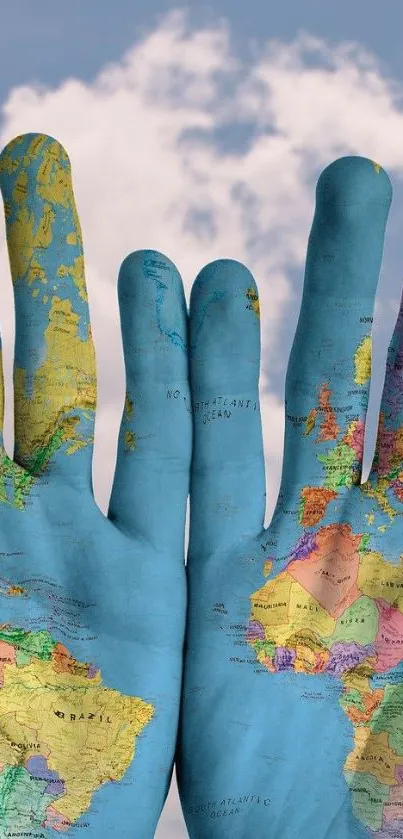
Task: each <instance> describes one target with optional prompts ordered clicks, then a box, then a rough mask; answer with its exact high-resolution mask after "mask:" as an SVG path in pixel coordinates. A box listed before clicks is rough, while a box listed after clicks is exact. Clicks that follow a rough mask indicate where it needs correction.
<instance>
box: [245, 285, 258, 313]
mask: <svg viewBox="0 0 403 839" xmlns="http://www.w3.org/2000/svg"><path fill="white" fill-rule="evenodd" d="M245 296H246V298H247V300H248V301H249V303H248V304H247V307H246V308H247V309H252V311H253V312H254V313H255V315H256V316H257V317H258V318H259V317H260V306H259V295H258V293H257V291H256V289H254V288H247V289H246V292H245Z"/></svg>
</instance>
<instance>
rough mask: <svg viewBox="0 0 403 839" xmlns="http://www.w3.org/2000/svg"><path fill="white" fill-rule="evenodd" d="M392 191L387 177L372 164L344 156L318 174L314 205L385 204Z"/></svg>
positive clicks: (358, 158)
mask: <svg viewBox="0 0 403 839" xmlns="http://www.w3.org/2000/svg"><path fill="white" fill-rule="evenodd" d="M392 194H393V188H392V183H391V181H390V178H389V175H388V174H387V172H386V171H385V169H383V168H382V166H380V164H379V163H376V161H374V160H371V159H370V158H368V157H361V156H360V155H346V156H344V157H339V158H337V159H336V160H334V161H332V163H329V165H328V166H326V167H325V169H323V171H322V172H321V174H320V175H319V178H318V182H317V186H316V202H317V204H318V203H319V204H331V205H336V206H337V205H338V204H340V205H342V206H345V205H351V204H367V203H371V204H372V203H380V204H386V205H389V204H390V203H391V201H392Z"/></svg>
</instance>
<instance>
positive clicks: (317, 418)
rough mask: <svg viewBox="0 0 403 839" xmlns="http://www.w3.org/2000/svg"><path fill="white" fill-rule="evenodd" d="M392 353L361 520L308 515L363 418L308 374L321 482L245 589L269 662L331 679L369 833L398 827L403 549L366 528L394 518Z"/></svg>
mask: <svg viewBox="0 0 403 839" xmlns="http://www.w3.org/2000/svg"><path fill="white" fill-rule="evenodd" d="M400 320H401V318H400ZM399 328H401V324H400V322H398V326H397V329H399ZM402 362H403V356H402V355H401V354H399V352H398V348H397V347H396V346H393V345H392V350H391V351H390V353H389V356H388V373H387V375H388V377H389V379H388V380H389V381H392V382H393V385H394V387H392V388H391V389H390V391H388V392H387V393H385V396H384V400H383V410H382V411H381V414H380V422H379V434H378V442H377V451H376V454H375V458H374V464H375V465H376V467H377V469H378V475H379V477H378V480H374V479H371V476H370V479H369V480H368V482H367V483H365V484H363V486H362V487H361V491H362V492H363V503H364V504H365V505H366V507H367V511H366V512H365V520H366V522H367V528H366V530H365V532H361V533H357V532H355V530H354V528H353V527H352V526H351V524H350V523H348V521H347V522H345V523H343V522H342V523H334V524H333V523H331V524H326V525H322V526H318V525H320V522H321V520H322V519H323V518H324V517H325V514H326V512H329V515H330V516H331V509H332V508H331V505H332V504H334V503H335V502H337V501H338V499H339V497H340V493H341V492H342V491H343V488H345V487H351V486H352V484H354V483H355V484H357V483H359V480H360V478H359V469H360V466H359V463H360V462H362V453H363V448H364V423H363V422H362V420H361V419H360V418H356V419H353V420H350V421H345V420H344V421H343V419H341V418H340V417H341V415H340V414H337V415H336V413H335V412H334V410H333V409H332V390H331V385H330V383H328V382H323V383H320V384H319V386H318V403H317V405H316V406H315V407H313V408H312V409H311V410H310V412H309V414H308V416H307V418H306V419H305V427H304V429H303V430H302V427H301V434H303V435H304V436H305V437H308V438H309V439H310V440H311V442H312V445H314V446H315V445H317V444H321V443H326V444H327V451H326V453H323V452H321V453H319V454H317V459H318V461H319V462H320V463H321V464H322V466H323V483H322V485H320V486H306V487H303V489H302V491H301V494H300V506H299V511H298V521H299V523H300V525H301V526H302V527H303V528H304V529H303V533H302V535H301V536H300V537H299V539H298V540H297V542H296V543H295V544H294V546H293V547H292V550H291V551H290V553H289V555H288V557H287V560H286V562H285V564H284V565H283V566H282V569H281V571H280V572H278V571H277V570H276V568H277V563H276V558H275V557H271V558H268V559H267V561H266V563H265V566H264V574H265V576H266V577H268V578H269V579H268V581H267V582H266V583H265V585H264V586H262V588H260V589H258V590H257V591H255V592H254V593H253V594H252V595H251V615H250V622H249V626H248V631H247V639H248V643H249V644H250V645H251V647H252V648H253V650H254V652H255V654H256V657H257V659H258V661H259V662H260V664H261V665H262V666H263V667H264V668H266V669H267V670H268V671H269V673H272V674H275V673H279V672H284V671H287V670H288V671H290V672H295V673H303V674H308V675H309V674H321V673H322V674H325V675H327V676H332V677H334V678H335V679H338V680H340V681H341V683H342V686H343V690H342V694H341V696H340V700H339V701H340V705H341V707H342V709H343V711H344V713H345V714H346V715H347V717H348V719H349V720H350V722H351V724H352V726H353V731H354V739H353V748H352V750H351V751H350V752H349V753H348V754H347V756H346V760H345V763H344V777H345V781H346V783H347V785H348V787H349V790H350V793H351V796H352V804H353V810H354V813H355V815H356V816H357V818H358V819H359V820H360V821H361V822H362V824H363V825H364V826H365V827H366V828H368V829H369V830H370V831H371V834H370V835H371V836H372V835H373V836H374V837H376V839H378V837H379V839H383V837H390V836H395V835H396V836H400V835H402V834H401V831H402V829H403V683H402V677H403V553H402V554H401V555H400V557H399V558H398V560H397V561H396V562H394V563H392V561H389V559H385V557H384V556H383V554H382V552H381V551H378V550H373V549H371V541H372V537H373V535H374V533H375V532H376V533H377V534H379V536H378V539H380V540H382V537H383V534H385V533H387V532H388V530H389V529H390V528H393V527H394V526H396V524H397V523H398V524H397V527H400V528H401V520H402V519H401V516H402V503H403V470H402V465H401V464H402V454H403V426H400V425H396V422H394V418H395V417H399V415H400V416H401V411H402V408H403V388H402V378H401V371H402V369H403V367H402ZM352 372H353V375H354V384H355V385H364V384H365V383H366V382H368V380H369V377H370V372H371V338H370V336H367V337H364V339H363V340H362V341H360V343H359V345H358V347H357V349H356V352H355V355H354V359H353V364H352ZM392 374H393V375H392ZM368 505H370V506H369V507H368ZM380 513H381V514H383V518H382V523H379V522H380V520H381V519H380V518H379V514H380ZM346 518H348V514H347V515H346ZM274 573H276V576H275V577H273V579H270V577H271V575H272V574H274Z"/></svg>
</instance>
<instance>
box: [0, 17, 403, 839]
mask: <svg viewBox="0 0 403 839" xmlns="http://www.w3.org/2000/svg"><path fill="white" fill-rule="evenodd" d="M400 96H401V91H400V88H399V86H398V85H397V83H396V82H394V81H393V80H391V79H388V78H386V77H385V75H384V74H383V70H382V68H381V67H380V66H379V65H378V63H377V61H376V59H375V58H374V57H373V56H372V55H371V54H369V53H368V52H366V51H364V49H363V48H362V47H361V46H360V45H359V44H355V43H354V44H351V43H347V44H340V45H331V46H330V45H329V44H327V43H326V42H324V41H322V40H319V39H317V38H313V37H311V36H310V35H309V34H307V33H299V35H298V36H297V37H296V38H295V39H294V40H293V41H292V42H288V43H283V42H281V41H279V40H273V41H271V42H270V43H269V44H267V47H266V48H265V49H264V50H261V51H260V52H259V51H258V50H257V49H255V52H254V55H253V56H252V57H251V59H250V61H249V62H248V63H247V64H242V62H241V61H240V60H239V59H238V57H237V56H236V55H235V54H234V51H233V49H232V45H231V41H230V37H229V31H228V29H227V27H226V26H225V24H220V25H217V27H214V26H212V27H210V28H205V29H202V30H193V31H191V30H190V29H189V28H188V26H187V19H186V15H185V13H183V12H182V11H179V10H175V11H173V12H172V13H170V14H169V15H167V17H166V18H165V19H163V20H162V21H161V22H160V24H159V25H158V26H157V28H156V29H155V30H154V31H150V32H148V33H147V34H145V35H144V36H143V39H142V40H141V41H140V42H139V43H137V44H135V45H134V46H133V48H132V49H131V50H129V51H128V52H127V53H126V54H125V55H124V56H123V57H122V59H121V61H119V62H116V63H114V64H108V65H107V66H105V67H104V68H103V70H102V71H101V72H100V73H99V75H98V76H97V77H96V78H95V79H94V80H93V81H91V82H89V83H85V82H82V81H80V80H78V79H76V78H69V79H66V81H64V82H63V83H62V84H61V85H60V86H59V87H58V88H51V87H44V86H41V87H36V86H34V85H31V84H30V83H27V84H26V85H25V86H23V87H19V88H15V89H13V90H10V93H9V96H8V99H7V102H6V103H5V105H4V108H3V121H2V124H1V131H0V142H1V145H4V144H5V143H7V142H8V141H9V140H10V139H11V138H12V137H14V136H16V135H17V134H20V133H23V132H26V131H41V132H45V133H49V134H51V135H53V136H55V137H57V139H58V140H60V142H62V143H63V145H64V146H65V148H66V149H67V151H68V153H69V155H70V158H71V161H72V166H73V179H74V185H75V194H76V200H77V204H78V209H79V213H80V217H81V222H82V228H83V235H84V246H85V255H86V265H87V284H88V288H89V293H90V305H91V312H92V320H93V329H94V334H95V340H96V343H97V357H98V365H99V408H100V410H99V416H98V419H97V437H96V439H97V442H98V443H100V441H101V439H103V440H106V441H107V443H106V444H105V443H103V444H102V460H101V447H100V446H99V445H98V446H97V447H96V457H95V481H96V492H97V498H98V501H99V503H100V505H101V506H102V507H103V509H105V507H106V504H107V498H108V496H109V489H110V484H111V480H112V472H113V468H114V456H115V447H116V435H117V431H118V426H119V422H120V413H121V408H122V403H123V398H124V382H123V360H122V350H121V342H120V337H119V321H118V309H117V300H116V278H117V272H118V269H119V265H120V263H121V261H122V260H123V258H124V256H125V255H126V254H127V253H128V252H130V251H132V250H135V249H138V248H146V247H151V248H155V249H157V250H160V251H163V252H165V253H166V254H167V255H168V256H169V257H170V258H171V259H172V260H173V261H174V262H175V263H176V265H177V266H178V269H179V271H180V273H181V275H182V277H183V280H184V285H185V290H186V294H187V297H189V291H190V287H191V284H192V282H193V280H194V278H195V276H196V274H197V273H198V271H199V270H200V269H201V267H202V266H203V265H204V264H206V263H207V262H210V261H211V260H213V259H216V258H218V257H233V258H235V259H238V260H240V261H242V262H245V263H246V265H247V266H248V267H249V268H250V270H251V271H252V273H253V274H254V276H255V278H256V280H257V282H258V285H259V289H260V297H261V310H262V329H263V334H262V351H263V363H262V375H261V385H262V416H263V420H264V440H265V457H266V469H267V495H268V510H267V513H268V516H267V518H268V519H269V518H270V514H271V512H272V510H273V507H274V503H275V499H276V495H277V490H278V483H279V478H280V467H281V458H282V447H283V429H284V420H283V406H282V401H281V400H280V399H279V398H278V397H277V396H276V395H275V394H274V393H273V388H272V386H271V382H270V367H271V364H274V363H275V362H274V352H276V353H277V354H278V353H281V347H279V346H278V345H277V344H276V341H277V338H278V334H279V325H280V323H282V322H283V319H284V316H285V315H286V313H287V307H288V306H289V305H290V304H291V303H293V295H294V297H295V291H293V289H292V287H291V284H290V279H289V271H290V269H291V268H294V269H295V268H298V270H299V272H300V274H301V277H302V274H303V262H304V259H305V253H306V245H307V237H308V233H309V228H310V225H311V221H312V215H313V209H314V189H315V182H316V179H317V177H318V175H319V172H320V170H321V169H322V168H323V167H324V166H325V165H327V163H329V162H330V161H331V160H333V159H334V158H336V157H338V156H340V155H341V154H346V153H347V154H348V153H352V154H363V155H366V156H368V157H371V158H373V159H375V160H377V161H378V162H380V163H381V164H382V165H383V166H385V167H386V168H387V169H388V170H389V171H391V170H392V169H394V170H401V169H402V168H403V146H402V144H401V141H400V138H401V136H402V133H403V114H402V112H401V111H400V110H399V98H400ZM235 124H238V125H240V126H244V128H245V131H247V130H248V128H249V139H248V142H247V144H246V146H245V147H243V148H241V149H237V150H234V149H233V148H231V147H229V146H228V143H227V145H225V144H223V147H221V145H220V144H218V143H216V142H215V140H214V134H213V132H214V131H215V130H216V129H220V130H225V129H227V131H228V136H229V137H230V135H231V131H230V129H231V125H235ZM195 210H204V211H206V212H207V213H208V214H209V217H210V226H209V227H208V226H206V227H205V228H204V229H202V228H200V227H199V228H198V227H197V225H194V226H192V225H191V224H190V223H189V218H190V215H191V213H192V212H193V211H195ZM0 268H1V269H2V272H3V273H6V272H7V270H8V269H7V259H6V251H5V247H4V245H3V246H2V248H0ZM298 298H299V290H298V293H297V295H296V297H295V305H298ZM12 323H13V317H12V298H11V289H7V292H6V295H5V298H4V303H3V317H2V326H3V338H4V344H5V350H6V356H7V358H8V362H7V368H6V376H7V385H8V388H10V377H11V367H10V358H11V355H12V347H13V328H12ZM277 357H278V356H277ZM263 388H264V392H263ZM8 414H9V421H8V425H7V429H6V441H8V448H9V450H10V446H11V442H10V441H12V433H11V428H10V416H11V414H10V411H9V412H8ZM170 801H172V799H170ZM172 807H173V810H172V809H170V808H172ZM178 820H180V816H179V815H178V807H177V805H172V804H169V805H167V817H166V820H165V821H164V820H163V821H162V824H161V827H160V828H159V831H158V836H159V837H160V839H163V837H164V838H165V839H168V837H169V836H175V839H179V837H180V835H181V833H180V830H181V828H180V827H179V826H178V825H179V824H180V821H178ZM170 824H171V827H170V826H169V825H170ZM184 835H185V834H184Z"/></svg>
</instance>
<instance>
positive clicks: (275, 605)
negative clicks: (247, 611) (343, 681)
mask: <svg viewBox="0 0 403 839" xmlns="http://www.w3.org/2000/svg"><path fill="white" fill-rule="evenodd" d="M251 621H252V622H253V623H254V625H255V626H256V623H255V622H258V623H259V624H260V625H261V626H262V627H264V630H265V639H266V640H267V641H271V642H273V643H274V644H275V645H276V647H281V646H290V644H289V639H290V637H291V636H293V635H295V633H298V632H299V631H300V630H305V629H306V628H308V629H309V630H311V631H312V632H313V633H315V635H317V636H318V638H319V639H320V637H321V636H322V635H326V634H330V633H331V632H332V630H333V629H334V625H335V622H334V620H333V619H332V617H331V616H330V615H329V614H328V613H327V612H326V611H325V610H324V609H323V608H322V606H321V605H320V603H318V602H317V601H316V600H315V598H314V597H312V596H311V594H310V593H309V592H307V591H306V590H305V589H304V588H303V586H301V585H300V584H299V583H298V582H297V581H295V580H293V578H292V577H290V576H289V575H288V574H287V573H286V572H283V573H281V574H279V576H278V577H276V578H275V579H274V580H269V581H268V582H267V583H266V584H265V585H264V586H263V587H262V588H261V589H259V590H258V591H256V592H254V594H253V595H252V596H251Z"/></svg>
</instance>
